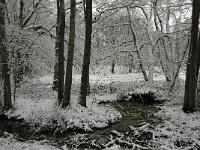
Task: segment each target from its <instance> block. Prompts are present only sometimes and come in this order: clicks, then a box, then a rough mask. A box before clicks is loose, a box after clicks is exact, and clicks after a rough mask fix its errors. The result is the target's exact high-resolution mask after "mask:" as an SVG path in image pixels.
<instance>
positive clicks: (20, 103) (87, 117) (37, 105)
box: [11, 98, 122, 131]
mask: <svg viewBox="0 0 200 150" xmlns="http://www.w3.org/2000/svg"><path fill="white" fill-rule="evenodd" d="M15 109H16V110H15V111H14V112H12V114H11V115H14V116H20V117H21V118H23V119H24V120H25V122H27V123H29V124H30V125H31V126H32V127H33V128H34V129H35V130H37V131H41V130H51V129H56V130H58V131H65V130H67V129H83V130H85V131H91V130H92V129H93V128H104V127H106V126H108V125H109V124H110V123H114V122H116V121H119V120H120V119H121V118H122V115H121V114H120V113H119V112H118V111H116V110H115V109H113V108H111V107H109V106H100V105H97V104H94V103H93V104H89V105H88V106H87V107H86V108H85V107H82V106H80V105H77V106H72V107H68V108H66V109H62V108H60V107H58V106H56V100H55V99H43V100H39V101H32V100H30V99H22V98H19V99H18V100H17V101H16V105H15Z"/></svg>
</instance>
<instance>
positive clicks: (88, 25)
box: [80, 0, 92, 107]
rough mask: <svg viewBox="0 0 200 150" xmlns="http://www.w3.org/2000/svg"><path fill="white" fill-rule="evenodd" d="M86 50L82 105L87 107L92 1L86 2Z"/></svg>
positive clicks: (82, 79) (83, 69) (82, 80)
mask: <svg viewBox="0 0 200 150" xmlns="http://www.w3.org/2000/svg"><path fill="white" fill-rule="evenodd" d="M85 2H86V10H85V23H86V29H85V48H84V56H83V65H82V76H81V91H80V105H81V106H84V107H86V96H87V89H88V86H89V66H90V55H91V34H92V0H85Z"/></svg>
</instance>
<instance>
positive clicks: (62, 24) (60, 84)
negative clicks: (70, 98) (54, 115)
mask: <svg viewBox="0 0 200 150" xmlns="http://www.w3.org/2000/svg"><path fill="white" fill-rule="evenodd" d="M59 2H60V3H59V4H60V5H59V6H60V13H59V14H58V15H60V17H59V18H60V21H59V22H60V24H59V57H58V58H59V59H58V64H59V67H58V72H59V77H58V102H59V104H61V103H62V100H63V94H64V35H65V2H64V0H59Z"/></svg>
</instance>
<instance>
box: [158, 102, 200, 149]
mask: <svg viewBox="0 0 200 150" xmlns="http://www.w3.org/2000/svg"><path fill="white" fill-rule="evenodd" d="M157 115H158V116H162V117H163V118H164V123H163V124H160V125H157V126H156V128H155V130H154V132H155V137H156V138H155V139H154V143H157V144H159V145H162V146H165V148H167V149H185V150H188V149H199V148H200V125H199V122H200V112H194V113H184V112H183V111H182V106H181V105H174V106H163V107H162V111H160V112H158V113H157Z"/></svg>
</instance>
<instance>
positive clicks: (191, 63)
mask: <svg viewBox="0 0 200 150" xmlns="http://www.w3.org/2000/svg"><path fill="white" fill-rule="evenodd" d="M192 6H193V10H192V31H191V46H190V51H189V57H188V62H187V71H186V81H185V95H184V104H183V111H184V112H193V111H195V99H196V88H197V79H198V73H197V72H198V71H199V70H198V69H199V67H198V64H199V62H198V60H199V53H200V52H199V51H200V50H199V49H198V48H197V47H198V46H197V41H198V25H199V12H200V1H199V0H193V5H192Z"/></svg>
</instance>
